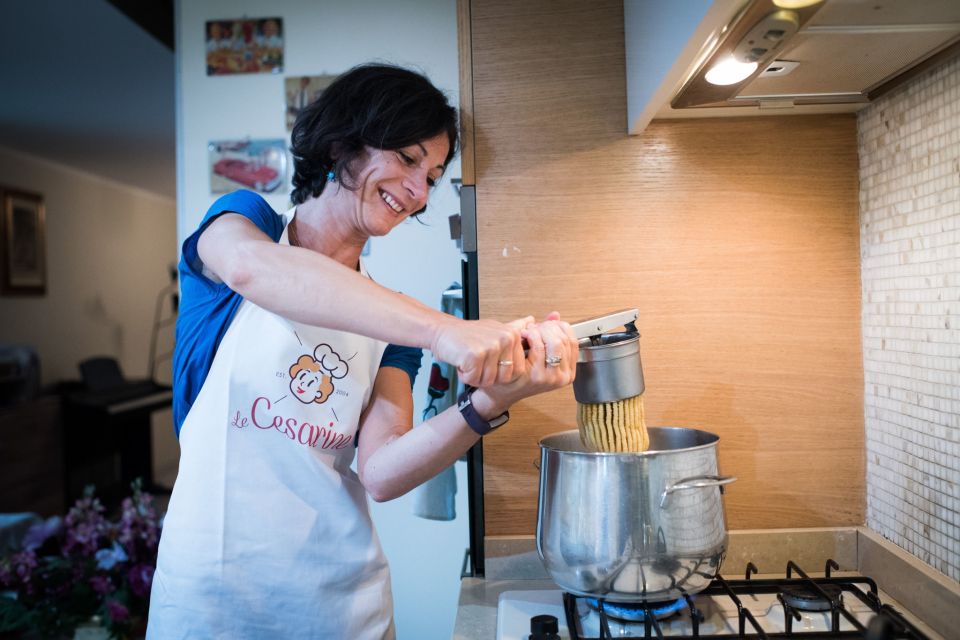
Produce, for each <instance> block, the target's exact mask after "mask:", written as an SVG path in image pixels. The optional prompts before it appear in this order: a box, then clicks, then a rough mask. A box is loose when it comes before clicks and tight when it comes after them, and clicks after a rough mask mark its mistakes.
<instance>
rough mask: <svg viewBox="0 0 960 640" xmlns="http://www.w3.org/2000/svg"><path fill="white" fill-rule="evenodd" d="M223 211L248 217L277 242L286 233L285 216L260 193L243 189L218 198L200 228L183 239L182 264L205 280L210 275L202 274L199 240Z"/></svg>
mask: <svg viewBox="0 0 960 640" xmlns="http://www.w3.org/2000/svg"><path fill="white" fill-rule="evenodd" d="M224 213H239V214H240V215H242V216H245V217H246V218H248V219H249V220H250V221H251V222H253V224H255V225H257V228H258V229H260V230H261V231H263V232H264V233H265V234H267V235H268V236H270V238H271V239H273V241H274V242H279V240H280V236H282V235H283V227H284V224H283V217H281V216H279V215H277V213H276V212H275V211H274V210H273V208H272V207H271V206H270V205H269V204H267V201H266V200H264V199H263V198H262V197H261V196H259V195H258V194H256V193H254V192H252V191H246V190H243V189H241V190H240V191H234V192H233V193H228V194H227V195H225V196H221V197H219V198H217V200H216V201H215V202H214V203H213V204H212V205H210V208H209V209H207V213H206V215H205V216H203V220H202V221H201V222H200V226H199V227H198V228H197V230H196V231H194V232H193V233H192V234H191V235H190V237H188V238H187V239H186V240H184V241H183V252H182V255H183V258H182V259H183V263H182V266H185V267H187V269H189V271H190V272H191V273H193V274H194V275H196V276H198V277H201V278H202V279H204V280H207V278H206V277H204V276H202V273H203V262H202V261H201V260H200V256H199V254H198V253H197V242H198V241H199V240H200V235H201V234H202V233H203V232H204V230H205V229H206V228H207V226H208V225H209V224H210V223H211V222H213V221H214V220H215V219H216V218H217V217H219V216H220V215H222V214H224ZM208 282H209V280H208Z"/></svg>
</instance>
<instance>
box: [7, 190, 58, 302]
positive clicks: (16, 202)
mask: <svg viewBox="0 0 960 640" xmlns="http://www.w3.org/2000/svg"><path fill="white" fill-rule="evenodd" d="M44 218H45V214H44V210H43V197H42V196H40V195H37V194H35V193H27V192H25V191H16V190H13V189H7V190H4V191H3V229H2V236H3V238H2V239H3V242H2V247H0V249H2V259H3V265H2V268H3V280H2V282H0V290H2V292H3V293H4V294H12V295H20V294H27V295H43V294H44V293H46V291H47V252H46V241H47V229H46V221H45V219H44Z"/></svg>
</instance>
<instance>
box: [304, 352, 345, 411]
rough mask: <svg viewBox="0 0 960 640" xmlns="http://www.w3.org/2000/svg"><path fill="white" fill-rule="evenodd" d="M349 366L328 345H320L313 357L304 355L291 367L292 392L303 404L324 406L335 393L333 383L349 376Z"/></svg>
mask: <svg viewBox="0 0 960 640" xmlns="http://www.w3.org/2000/svg"><path fill="white" fill-rule="evenodd" d="M349 370H350V367H349V365H347V363H346V362H344V361H343V360H342V359H341V358H340V355H339V354H337V352H336V351H334V350H333V349H332V348H331V347H330V345H328V344H319V345H317V348H316V349H314V350H313V355H312V356H311V355H302V356H300V357H299V358H298V359H297V361H296V363H294V365H293V366H292V367H290V391H291V393H293V397H294V398H296V399H297V400H299V401H300V402H302V403H303V404H311V403H317V404H323V403H324V402H326V401H327V398H329V397H330V395H331V394H332V393H333V390H334V386H333V381H334V380H339V379H341V378H343V377H344V376H346V375H347V372H348V371H349Z"/></svg>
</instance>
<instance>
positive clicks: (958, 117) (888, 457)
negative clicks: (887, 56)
mask: <svg viewBox="0 0 960 640" xmlns="http://www.w3.org/2000/svg"><path fill="white" fill-rule="evenodd" d="M858 124H859V139H860V141H859V145H860V245H861V252H862V255H863V262H862V279H863V355H864V365H863V368H864V380H865V384H866V388H865V389H864V399H865V403H866V428H867V524H868V525H869V526H870V527H871V528H872V529H875V530H876V531H878V532H880V533H881V534H882V535H883V536H884V537H886V538H888V539H890V540H892V541H893V542H895V543H896V544H898V545H900V546H901V547H903V548H904V549H906V550H907V551H909V552H910V553H912V554H914V555H915V556H917V557H919V558H920V559H922V560H924V561H926V562H928V563H930V564H931V565H933V566H934V567H936V568H937V569H939V570H940V571H942V572H943V573H945V574H947V575H948V576H950V577H951V578H953V579H954V580H960V493H958V486H960V366H958V363H960V60H954V61H952V62H949V63H947V64H945V65H943V66H941V67H939V68H937V69H934V70H931V71H929V72H927V73H924V74H923V75H921V76H919V77H918V78H916V79H914V80H913V81H911V82H910V83H909V84H908V85H906V86H905V87H903V88H901V89H900V90H898V91H896V92H894V93H893V94H891V95H889V96H885V97H883V98H881V99H880V100H878V101H877V102H876V103H874V104H872V105H870V106H869V107H868V108H866V109H864V110H863V111H861V112H860V115H859V117H858Z"/></svg>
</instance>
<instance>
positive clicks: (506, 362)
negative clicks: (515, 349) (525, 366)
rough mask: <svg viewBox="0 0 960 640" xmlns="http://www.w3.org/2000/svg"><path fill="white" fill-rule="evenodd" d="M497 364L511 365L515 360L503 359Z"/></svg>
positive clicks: (502, 365)
mask: <svg viewBox="0 0 960 640" xmlns="http://www.w3.org/2000/svg"><path fill="white" fill-rule="evenodd" d="M497 364H498V365H500V366H501V367H509V366H511V365H512V364H513V360H501V361H500V362H498V363H497Z"/></svg>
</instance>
